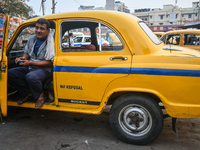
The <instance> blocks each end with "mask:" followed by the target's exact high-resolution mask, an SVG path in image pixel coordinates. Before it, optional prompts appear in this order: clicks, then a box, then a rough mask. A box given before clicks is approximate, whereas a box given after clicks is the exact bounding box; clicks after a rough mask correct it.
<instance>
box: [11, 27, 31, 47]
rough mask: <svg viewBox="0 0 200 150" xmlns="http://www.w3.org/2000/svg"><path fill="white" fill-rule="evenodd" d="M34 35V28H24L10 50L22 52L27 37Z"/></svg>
mask: <svg viewBox="0 0 200 150" xmlns="http://www.w3.org/2000/svg"><path fill="white" fill-rule="evenodd" d="M33 34H35V27H26V28H25V29H23V30H22V31H21V33H20V34H19V36H18V37H17V39H16V40H15V43H14V44H13V46H12V48H11V50H24V48H25V46H26V43H27V41H28V38H29V36H31V35H33Z"/></svg>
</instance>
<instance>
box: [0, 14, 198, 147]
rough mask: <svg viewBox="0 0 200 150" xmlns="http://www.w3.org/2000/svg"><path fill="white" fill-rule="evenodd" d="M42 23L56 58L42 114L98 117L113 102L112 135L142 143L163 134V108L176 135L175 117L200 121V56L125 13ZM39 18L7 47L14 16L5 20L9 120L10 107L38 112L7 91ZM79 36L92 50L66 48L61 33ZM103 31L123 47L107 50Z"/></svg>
mask: <svg viewBox="0 0 200 150" xmlns="http://www.w3.org/2000/svg"><path fill="white" fill-rule="evenodd" d="M43 18H45V19H47V20H49V22H50V24H51V32H52V33H53V34H54V44H55V58H54V62H53V68H52V69H53V71H52V82H49V83H48V84H47V86H46V87H47V88H45V89H46V90H47V92H49V98H48V99H46V102H45V104H44V105H43V106H42V107H41V109H48V110H56V111H66V112H74V113H86V114H96V115H97V114H101V113H102V112H103V110H104V109H105V107H106V106H107V105H112V107H111V110H110V114H109V122H110V125H111V127H112V129H113V131H114V132H115V133H116V135H117V136H118V137H119V138H120V139H121V140H123V141H124V142H127V143H131V144H137V145H144V144H148V143H150V142H152V141H154V140H155V139H156V138H157V137H158V136H159V135H160V133H161V131H162V128H163V122H164V118H165V114H163V112H162V109H165V110H166V112H167V115H169V116H171V117H172V118H173V124H172V125H173V127H174V130H175V131H176V128H175V127H176V124H175V123H176V121H175V120H176V118H199V117H200V115H199V114H200V101H199V97H200V92H199V89H200V84H199V83H200V52H199V51H196V50H192V49H187V48H184V47H178V46H173V45H170V46H169V45H165V44H164V43H163V42H162V41H160V40H159V39H158V38H157V36H156V35H155V34H154V33H153V32H152V31H151V30H150V29H149V28H148V26H147V25H146V24H145V23H144V22H143V21H142V20H140V19H139V18H137V17H135V16H133V15H130V14H126V13H121V12H114V11H83V12H71V13H59V14H53V15H48V16H43ZM38 19H39V18H33V19H30V20H27V21H26V22H24V23H23V24H21V25H20V26H19V27H18V28H17V29H16V30H15V32H14V34H13V36H12V37H11V38H10V40H9V42H8V43H7V35H8V30H7V28H8V26H9V22H8V20H9V19H8V20H7V21H5V25H4V37H3V46H2V49H1V51H0V65H1V67H0V68H1V69H0V84H1V86H0V108H1V109H0V110H1V113H2V115H3V116H5V117H6V116H7V106H15V107H26V108H35V102H31V101H30V102H26V103H23V104H22V105H18V104H17V100H16V93H15V94H13V93H10V92H9V91H10V88H12V87H9V85H7V71H8V69H9V68H13V67H18V66H17V65H16V64H15V63H14V60H15V58H16V57H19V56H21V55H22V54H23V51H24V47H25V45H26V43H27V37H26V38H24V35H25V33H24V32H26V31H27V30H29V31H34V26H35V22H36V21H37V20H38ZM74 31H78V32H80V31H82V32H83V33H84V34H85V35H88V36H90V37H91V41H90V42H91V43H90V46H88V47H85V49H83V48H81V47H72V46H71V47H63V46H62V42H63V40H62V39H63V38H64V34H65V33H66V32H68V33H70V32H74ZM102 33H113V34H115V35H116V37H118V38H119V40H120V44H119V45H114V46H113V45H107V46H106V45H102V44H101V40H100V41H99V42H98V40H97V37H98V36H99V37H101V34H102ZM31 34H34V33H32V32H29V33H27V34H26V36H30V35H31ZM64 42H65V41H64ZM91 47H93V48H91ZM45 85H46V84H45Z"/></svg>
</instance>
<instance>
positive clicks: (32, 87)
mask: <svg viewBox="0 0 200 150" xmlns="http://www.w3.org/2000/svg"><path fill="white" fill-rule="evenodd" d="M50 76H51V73H50V72H48V71H46V70H44V69H37V70H34V71H29V69H28V67H17V68H11V69H8V84H9V85H11V86H13V87H14V88H16V90H17V91H18V92H19V94H20V95H21V96H22V97H23V98H24V97H26V96H27V95H28V94H29V93H32V94H33V99H34V100H37V99H38V97H39V96H40V94H41V93H42V92H43V84H44V83H45V82H46V81H47V80H48V79H49V78H50Z"/></svg>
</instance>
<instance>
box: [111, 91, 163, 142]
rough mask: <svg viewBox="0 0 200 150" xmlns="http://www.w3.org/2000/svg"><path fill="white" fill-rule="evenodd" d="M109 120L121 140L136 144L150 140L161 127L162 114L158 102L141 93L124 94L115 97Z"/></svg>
mask: <svg viewBox="0 0 200 150" xmlns="http://www.w3.org/2000/svg"><path fill="white" fill-rule="evenodd" d="M109 121H110V125H111V128H112V129H113V130H114V132H115V133H116V134H117V136H118V137H119V138H120V139H121V140H123V141H124V142H126V143H130V144H136V145H145V144H148V143H150V142H152V141H153V140H155V139H156V138H157V137H158V135H159V134H160V132H161V131H162V128H163V114H162V111H161V109H160V108H159V106H158V104H157V103H156V102H155V101H154V99H152V98H148V97H145V96H143V95H142V94H125V95H122V96H120V97H119V98H117V99H116V101H115V102H114V104H113V105H112V108H111V110H110V116H109Z"/></svg>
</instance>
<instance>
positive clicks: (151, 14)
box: [132, 2, 200, 31]
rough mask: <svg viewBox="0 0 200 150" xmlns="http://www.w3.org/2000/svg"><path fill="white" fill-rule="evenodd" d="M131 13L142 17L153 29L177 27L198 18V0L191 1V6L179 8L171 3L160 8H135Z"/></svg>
mask: <svg viewBox="0 0 200 150" xmlns="http://www.w3.org/2000/svg"><path fill="white" fill-rule="evenodd" d="M132 14H133V15H135V16H137V17H139V18H140V19H142V20H143V21H144V22H145V23H146V24H147V25H148V26H149V27H150V28H151V29H152V30H153V31H169V30H172V29H179V28H180V27H181V26H183V25H184V24H185V22H186V21H196V20H200V7H199V2H192V7H188V8H181V7H178V6H174V5H172V4H169V5H163V9H160V8H154V9H150V8H144V9H135V11H134V13H132Z"/></svg>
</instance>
